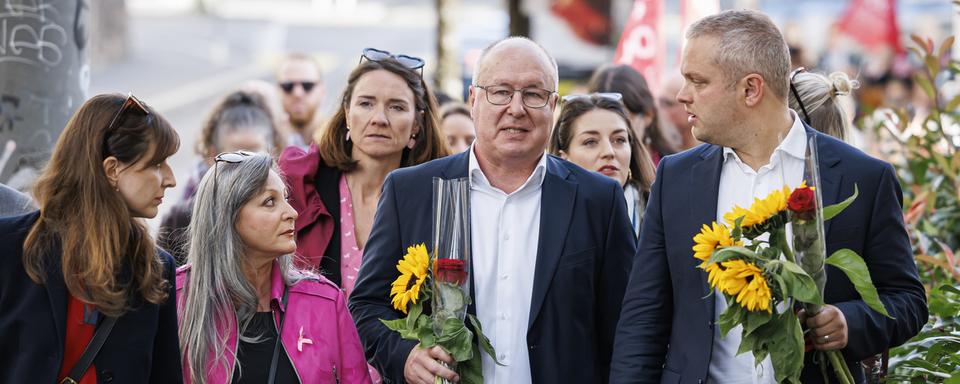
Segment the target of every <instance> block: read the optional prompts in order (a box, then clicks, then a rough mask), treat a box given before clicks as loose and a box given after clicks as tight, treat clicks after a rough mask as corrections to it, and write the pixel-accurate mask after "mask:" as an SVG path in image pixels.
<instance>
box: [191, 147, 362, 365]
mask: <svg viewBox="0 0 960 384" xmlns="http://www.w3.org/2000/svg"><path fill="white" fill-rule="evenodd" d="M286 198H287V190H286V186H285V185H284V183H283V180H282V178H281V176H280V174H279V172H278V170H277V167H276V164H275V163H274V161H273V159H272V158H271V157H270V156H269V155H267V154H255V153H250V152H229V153H221V154H220V155H217V157H216V161H215V162H214V166H213V167H212V168H211V169H210V170H208V171H207V173H206V175H204V177H203V179H202V180H201V181H200V185H199V187H198V190H197V196H196V201H195V205H194V207H193V216H192V217H191V220H190V242H189V251H188V255H187V261H188V264H187V265H184V266H183V267H181V268H180V269H178V271H177V291H178V294H177V297H178V303H177V307H178V312H179V321H180V337H181V339H180V341H181V342H180V349H181V352H182V355H183V364H184V381H185V382H186V383H218V384H219V383H265V382H269V383H300V382H310V383H317V382H319V383H367V382H369V381H370V378H369V375H368V373H367V365H366V360H365V359H364V356H363V349H362V347H361V345H360V339H359V337H358V336H357V330H356V328H355V326H354V324H353V320H352V319H351V317H350V313H349V312H348V311H347V308H346V298H345V297H344V294H343V293H342V291H341V290H340V289H339V288H337V286H336V285H334V284H333V283H331V282H330V281H329V280H327V279H325V278H323V277H322V276H318V275H315V274H313V273H311V272H306V271H302V270H299V269H297V268H296V267H294V265H293V253H294V252H295V251H296V249H297V244H296V241H295V239H294V234H295V232H294V222H295V221H296V219H297V212H296V211H295V210H294V209H293V207H291V206H290V204H288V203H287V200H286ZM278 330H279V338H278V337H277V334H278ZM278 339H279V342H278V341H277V340H278Z"/></svg>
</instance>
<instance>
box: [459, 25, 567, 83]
mask: <svg viewBox="0 0 960 384" xmlns="http://www.w3.org/2000/svg"><path fill="white" fill-rule="evenodd" d="M510 42H522V43H528V44H532V45H533V46H534V47H536V48H537V50H539V51H540V53H542V54H543V56H544V58H546V59H547V61H548V62H549V63H550V66H551V68H550V69H552V73H550V74H549V75H550V76H551V77H553V89H552V91H554V92H556V91H557V90H558V89H559V88H560V69H559V67H558V66H557V59H554V58H553V56H551V55H550V52H547V49H546V48H544V47H543V46H542V45H540V43H537V42H536V41H533V40H531V39H529V38H526V37H523V36H510V37H506V38H503V39H500V40H497V41H495V42H493V43H492V44H490V45H488V46H487V47H486V48H484V49H483V51H481V52H480V57H478V58H477V64H476V65H474V66H473V82H472V83H471V84H473V85H477V84H478V82H479V81H480V68H481V67H482V66H483V61H484V60H485V59H486V58H487V54H489V53H490V51H492V50H493V49H494V48H496V47H498V46H500V45H501V44H504V43H510Z"/></svg>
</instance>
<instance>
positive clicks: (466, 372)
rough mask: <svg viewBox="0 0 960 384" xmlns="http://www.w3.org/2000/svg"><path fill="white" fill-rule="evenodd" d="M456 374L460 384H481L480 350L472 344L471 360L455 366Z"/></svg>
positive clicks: (481, 364)
mask: <svg viewBox="0 0 960 384" xmlns="http://www.w3.org/2000/svg"><path fill="white" fill-rule="evenodd" d="M457 368H458V369H457V371H458V372H457V373H458V374H459V375H460V383H462V384H483V362H482V360H481V359H480V350H479V349H478V347H477V345H476V344H473V358H472V359H470V360H467V361H461V362H459V363H458V364H457Z"/></svg>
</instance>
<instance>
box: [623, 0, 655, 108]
mask: <svg viewBox="0 0 960 384" xmlns="http://www.w3.org/2000/svg"><path fill="white" fill-rule="evenodd" d="M662 12H663V4H662V0H636V1H635V2H634V3H633V10H632V11H631V12H630V19H629V20H627V25H626V26H625V27H624V28H623V34H622V35H620V43H619V44H617V53H616V55H615V56H614V58H613V61H614V62H615V63H617V64H627V65H629V66H631V67H633V68H634V69H636V70H637V71H638V72H640V73H641V74H642V75H643V77H644V78H645V79H646V80H647V84H648V85H649V86H650V91H652V92H653V93H654V94H656V92H657V90H659V89H660V75H661V73H663V69H662V67H663V57H664V55H665V49H664V44H663V39H662V38H661V33H660V16H661V14H662Z"/></svg>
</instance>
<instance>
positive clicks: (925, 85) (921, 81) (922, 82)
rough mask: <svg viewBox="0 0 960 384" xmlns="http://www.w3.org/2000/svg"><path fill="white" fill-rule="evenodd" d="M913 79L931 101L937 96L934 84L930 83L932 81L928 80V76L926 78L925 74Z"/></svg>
mask: <svg viewBox="0 0 960 384" xmlns="http://www.w3.org/2000/svg"><path fill="white" fill-rule="evenodd" d="M913 79H914V80H915V81H916V82H917V85H919V86H920V88H922V89H923V91H924V92H925V93H926V94H927V97H929V98H930V99H933V98H934V96H936V94H937V93H936V90H935V89H933V84H931V83H930V79H928V78H927V76H925V74H923V73H920V74H917V75H916V76H914V77H913Z"/></svg>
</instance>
